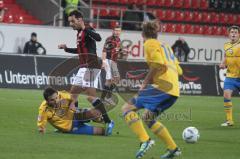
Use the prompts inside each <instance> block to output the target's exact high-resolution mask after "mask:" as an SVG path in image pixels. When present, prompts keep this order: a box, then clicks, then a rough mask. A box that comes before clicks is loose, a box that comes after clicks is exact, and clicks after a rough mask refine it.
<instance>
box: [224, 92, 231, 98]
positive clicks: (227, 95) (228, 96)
mask: <svg viewBox="0 0 240 159" xmlns="http://www.w3.org/2000/svg"><path fill="white" fill-rule="evenodd" d="M223 97H224V98H226V99H231V97H232V93H231V92H230V91H224V93H223Z"/></svg>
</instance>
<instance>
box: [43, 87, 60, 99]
mask: <svg viewBox="0 0 240 159" xmlns="http://www.w3.org/2000/svg"><path fill="white" fill-rule="evenodd" d="M54 93H57V91H56V90H55V89H54V88H52V87H48V88H46V89H45V90H44V91H43V97H44V99H45V100H48V98H49V97H50V96H52V95H53V94H54Z"/></svg>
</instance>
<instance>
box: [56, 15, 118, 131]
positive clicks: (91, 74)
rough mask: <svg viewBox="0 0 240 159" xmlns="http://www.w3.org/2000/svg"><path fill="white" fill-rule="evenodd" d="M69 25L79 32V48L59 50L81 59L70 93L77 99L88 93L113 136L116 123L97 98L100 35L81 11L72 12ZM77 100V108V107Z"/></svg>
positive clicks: (62, 46)
mask: <svg viewBox="0 0 240 159" xmlns="http://www.w3.org/2000/svg"><path fill="white" fill-rule="evenodd" d="M68 21H69V25H70V26H71V27H72V28H73V29H74V30H76V31H77V48H68V47H67V45H66V44H60V45H59V46H58V48H59V49H64V50H65V51H66V52H68V53H73V54H77V55H78V57H79V70H78V73H77V75H76V76H75V77H74V81H73V84H72V87H71V90H70V93H71V94H73V95H74V97H75V98H76V99H77V98H78V95H79V94H80V93H82V92H84V91H85V92H86V93H87V95H88V98H87V99H88V101H89V102H90V103H91V104H92V105H93V106H94V107H95V108H96V109H98V110H99V111H100V112H101V113H102V116H103V120H104V122H105V123H106V128H109V130H107V131H108V132H109V135H111V133H110V132H112V129H113V127H114V122H113V121H112V120H111V119H110V117H109V116H108V113H107V111H106V109H105V106H104V104H103V103H102V101H101V100H100V99H99V98H98V97H97V93H96V89H97V88H98V78H99V75H100V72H101V65H100V64H99V60H98V57H97V49H96V41H101V36H100V34H98V33H96V31H95V30H94V29H93V28H92V27H91V26H86V25H85V23H84V18H83V14H82V13H81V12H79V11H76V10H74V11H72V12H71V13H70V14H69V16H68ZM77 103H78V102H77V100H76V103H75V106H76V107H77V105H78V104H77Z"/></svg>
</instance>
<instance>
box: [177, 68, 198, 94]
mask: <svg viewBox="0 0 240 159" xmlns="http://www.w3.org/2000/svg"><path fill="white" fill-rule="evenodd" d="M182 79H183V80H182V81H180V82H179V87H180V92H181V93H182V94H202V84H201V83H200V82H199V81H200V77H199V76H198V75H197V73H196V72H195V71H193V70H192V69H189V68H186V69H183V75H182Z"/></svg>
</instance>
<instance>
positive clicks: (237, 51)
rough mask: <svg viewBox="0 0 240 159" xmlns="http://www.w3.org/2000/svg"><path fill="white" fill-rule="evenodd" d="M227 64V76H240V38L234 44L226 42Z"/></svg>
mask: <svg viewBox="0 0 240 159" xmlns="http://www.w3.org/2000/svg"><path fill="white" fill-rule="evenodd" d="M224 51H225V58H226V61H225V64H226V66H227V75H226V76H227V77H231V78H240V40H238V41H237V42H236V43H234V44H232V43H230V42H228V43H225V45H224Z"/></svg>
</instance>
